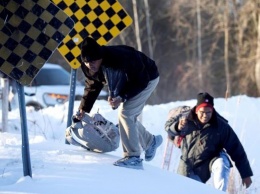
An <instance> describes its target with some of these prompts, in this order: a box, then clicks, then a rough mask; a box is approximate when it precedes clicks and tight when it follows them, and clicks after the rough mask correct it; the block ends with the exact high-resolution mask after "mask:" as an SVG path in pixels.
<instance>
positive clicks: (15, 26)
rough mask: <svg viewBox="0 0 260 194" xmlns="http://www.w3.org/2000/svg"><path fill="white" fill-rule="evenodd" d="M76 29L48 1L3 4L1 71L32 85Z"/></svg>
mask: <svg viewBox="0 0 260 194" xmlns="http://www.w3.org/2000/svg"><path fill="white" fill-rule="evenodd" d="M73 26H74V22H73V20H72V19H71V18H70V17H69V16H68V15H67V14H65V13H64V12H63V11H62V10H60V9H59V8H58V7H57V6H56V5H55V4H53V3H51V2H50V1H46V0H23V1H18V0H1V1H0V71H2V72H3V73H5V74H6V75H8V76H9V77H11V78H13V79H15V80H16V81H18V82H20V83H21V84H23V85H29V84H30V83H31V81H32V80H33V79H34V77H35V76H36V75H37V73H38V72H39V70H40V69H41V67H42V66H43V65H44V63H45V62H46V61H47V60H48V59H49V57H50V56H51V55H52V53H53V51H54V50H55V49H57V47H58V45H59V44H60V43H61V42H62V41H63V39H64V38H65V37H66V35H67V34H68V33H69V32H70V31H71V30H72V28H73Z"/></svg>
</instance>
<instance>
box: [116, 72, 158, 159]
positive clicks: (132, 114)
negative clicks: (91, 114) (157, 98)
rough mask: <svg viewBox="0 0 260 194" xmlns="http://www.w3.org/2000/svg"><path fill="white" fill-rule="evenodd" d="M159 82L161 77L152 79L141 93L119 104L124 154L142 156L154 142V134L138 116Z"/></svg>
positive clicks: (120, 130)
mask: <svg viewBox="0 0 260 194" xmlns="http://www.w3.org/2000/svg"><path fill="white" fill-rule="evenodd" d="M158 82H159V77H158V78H156V79H154V80H152V81H150V82H149V83H148V86H147V87H146V88H145V89H144V90H143V91H142V92H141V93H139V94H137V95H136V96H134V97H133V98H131V99H129V100H127V101H126V102H124V103H121V105H120V106H119V110H118V118H119V132H120V137H121V143H122V146H123V152H124V156H140V155H141V152H142V151H143V150H146V149H148V147H149V146H150V145H151V143H152V140H153V135H152V134H151V133H149V132H148V131H147V130H146V129H145V127H144V126H143V125H142V124H141V123H140V122H139V121H138V120H137V117H138V116H139V115H140V114H141V113H142V110H143V108H144V105H145V102H146V101H147V99H148V98H149V97H150V96H151V94H152V92H153V91H154V89H155V88H156V86H157V84H158ZM142 149H143V150H142Z"/></svg>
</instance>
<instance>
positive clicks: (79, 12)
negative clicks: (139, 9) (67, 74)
mask: <svg viewBox="0 0 260 194" xmlns="http://www.w3.org/2000/svg"><path fill="white" fill-rule="evenodd" d="M52 1H53V2H54V3H55V4H56V5H57V6H58V7H59V8H60V9H62V10H63V11H64V12H65V13H67V14H68V15H69V16H70V17H71V18H72V19H73V20H74V22H75V26H74V29H73V30H72V31H71V32H70V33H69V35H68V36H66V37H65V39H64V40H63V42H62V43H61V45H60V46H59V47H58V50H59V52H60V53H61V54H62V55H63V56H64V57H65V59H66V60H67V61H68V62H69V64H70V66H71V67H72V68H73V69H76V68H78V67H80V64H81V59H80V43H81V42H82V41H83V39H84V38H86V37H87V36H91V37H93V38H94V39H95V40H97V42H98V43H99V44H100V45H105V44H107V43H108V42H109V41H110V40H112V39H113V38H114V37H116V36H117V35H118V34H120V33H121V31H122V30H123V29H125V28H126V27H128V26H129V25H131V23H132V19H131V17H130V16H129V15H128V14H127V12H126V11H125V10H124V9H123V7H122V6H121V4H120V3H119V2H118V1H117V0H75V1H72V0H52Z"/></svg>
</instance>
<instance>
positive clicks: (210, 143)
mask: <svg viewBox="0 0 260 194" xmlns="http://www.w3.org/2000/svg"><path fill="white" fill-rule="evenodd" d="M181 108H182V107H181ZM184 108H185V111H180V114H179V115H174V116H172V117H170V118H169V119H168V120H167V121H166V123H165V130H166V131H167V132H168V136H169V138H170V139H175V138H177V141H176V140H175V142H178V145H177V146H179V147H180V149H181V153H182V155H181V158H180V162H179V167H178V173H179V174H181V175H184V176H187V177H189V178H192V179H194V180H197V181H200V182H203V183H206V182H207V181H208V180H209V178H210V176H211V173H212V174H213V182H214V186H215V188H216V189H219V190H221V191H226V190H227V186H228V179H229V172H230V168H231V167H232V164H231V161H230V159H229V156H230V158H231V160H233V161H234V163H235V165H236V167H237V169H238V171H239V173H240V176H241V178H242V183H243V185H245V187H246V188H248V187H249V186H250V185H251V183H252V180H251V176H253V172H252V170H251V167H250V164H249V161H248V159H247V155H246V152H245V150H244V148H243V146H242V144H241V142H240V140H239V139H238V137H237V135H236V134H235V132H234V131H233V129H232V128H231V127H230V125H229V124H228V122H227V120H225V119H224V118H223V117H222V116H220V115H219V114H218V113H217V111H216V110H215V108H214V98H213V97H212V96H211V95H210V94H208V93H206V92H205V93H199V94H198V95H197V105H196V106H195V107H193V108H191V109H188V108H187V107H184ZM172 112H174V111H172Z"/></svg>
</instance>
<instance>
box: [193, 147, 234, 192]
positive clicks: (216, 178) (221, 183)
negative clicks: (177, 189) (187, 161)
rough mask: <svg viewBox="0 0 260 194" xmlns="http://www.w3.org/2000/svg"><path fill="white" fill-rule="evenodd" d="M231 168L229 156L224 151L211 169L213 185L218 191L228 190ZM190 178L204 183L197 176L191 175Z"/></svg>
mask: <svg viewBox="0 0 260 194" xmlns="http://www.w3.org/2000/svg"><path fill="white" fill-rule="evenodd" d="M230 166H231V165H230V161H229V159H228V155H227V154H226V153H225V152H223V151H222V152H220V157H219V158H218V159H216V160H215V161H214V162H213V164H212V167H211V169H212V176H213V177H212V178H213V183H214V187H215V188H216V189H218V190H220V191H226V190H227V188H228V178H229V172H230ZM189 177H190V178H191V179H194V180H196V181H199V182H202V181H201V180H200V178H199V176H198V175H196V174H191V175H190V176H189Z"/></svg>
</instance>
